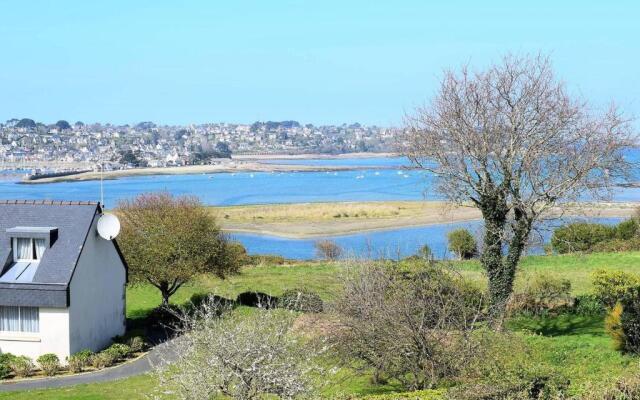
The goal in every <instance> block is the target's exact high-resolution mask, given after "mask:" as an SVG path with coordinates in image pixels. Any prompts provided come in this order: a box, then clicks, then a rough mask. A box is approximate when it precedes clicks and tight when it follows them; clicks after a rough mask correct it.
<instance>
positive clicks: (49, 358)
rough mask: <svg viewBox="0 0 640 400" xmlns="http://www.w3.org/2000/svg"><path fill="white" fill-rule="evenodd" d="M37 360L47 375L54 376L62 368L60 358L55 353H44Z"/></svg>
mask: <svg viewBox="0 0 640 400" xmlns="http://www.w3.org/2000/svg"><path fill="white" fill-rule="evenodd" d="M36 361H37V362H38V365H40V369H42V372H44V374H45V375H47V376H54V375H55V374H57V373H58V371H59V370H60V359H59V358H58V356H57V355H55V354H53V353H46V354H43V355H41V356H40V357H38V359H37V360H36Z"/></svg>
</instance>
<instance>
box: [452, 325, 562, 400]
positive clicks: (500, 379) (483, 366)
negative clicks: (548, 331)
mask: <svg viewBox="0 0 640 400" xmlns="http://www.w3.org/2000/svg"><path fill="white" fill-rule="evenodd" d="M476 335H477V347H476V349H477V354H476V356H475V357H472V358H470V359H469V360H468V363H466V364H465V369H464V371H463V373H462V374H461V377H460V378H459V379H458V382H459V383H460V384H459V385H457V386H456V387H454V388H452V389H450V390H449V391H448V392H447V395H446V398H447V399H452V400H453V399H455V400H488V399H492V400H498V399H500V400H516V399H523V400H524V399H564V398H566V397H564V396H563V394H564V392H565V390H566V388H567V387H568V385H569V380H568V379H566V378H565V377H563V376H562V374H561V373H559V371H558V370H556V369H555V368H553V367H552V366H551V365H547V364H546V363H545V360H544V358H543V356H542V355H541V353H542V352H541V351H540V350H539V349H537V348H533V347H532V346H531V345H529V344H528V343H527V341H526V339H524V338H523V337H521V336H519V335H515V334H510V333H499V332H491V331H479V332H476Z"/></svg>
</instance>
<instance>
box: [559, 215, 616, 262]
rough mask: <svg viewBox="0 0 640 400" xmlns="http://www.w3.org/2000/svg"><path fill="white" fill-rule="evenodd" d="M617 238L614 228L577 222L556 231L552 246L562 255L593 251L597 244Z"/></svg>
mask: <svg viewBox="0 0 640 400" xmlns="http://www.w3.org/2000/svg"><path fill="white" fill-rule="evenodd" d="M615 236H616V229H615V228H614V227H611V226H608V225H603V224H592V223H586V222H575V223H572V224H567V225H565V226H562V227H560V228H557V229H555V230H554V231H553V236H552V237H551V245H552V246H553V249H554V250H555V251H556V252H558V253H560V254H565V253H572V252H579V251H591V250H592V248H593V246H594V245H595V244H596V243H599V242H603V241H606V240H611V239H613V238H615Z"/></svg>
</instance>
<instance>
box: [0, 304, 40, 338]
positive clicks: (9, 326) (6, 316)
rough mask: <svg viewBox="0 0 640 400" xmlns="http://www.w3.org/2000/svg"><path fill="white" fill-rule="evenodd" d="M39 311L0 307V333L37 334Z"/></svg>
mask: <svg viewBox="0 0 640 400" xmlns="http://www.w3.org/2000/svg"><path fill="white" fill-rule="evenodd" d="M39 330H40V309H39V308H38V307H16V306H0V331H2V332H32V333H35V332H39Z"/></svg>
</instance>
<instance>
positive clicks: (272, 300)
mask: <svg viewBox="0 0 640 400" xmlns="http://www.w3.org/2000/svg"><path fill="white" fill-rule="evenodd" d="M236 303H238V304H240V305H243V306H247V307H258V308H266V309H271V308H275V307H276V306H277V305H278V298H277V297H275V296H271V295H270V294H267V293H262V292H242V293H240V294H239V295H238V297H236Z"/></svg>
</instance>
